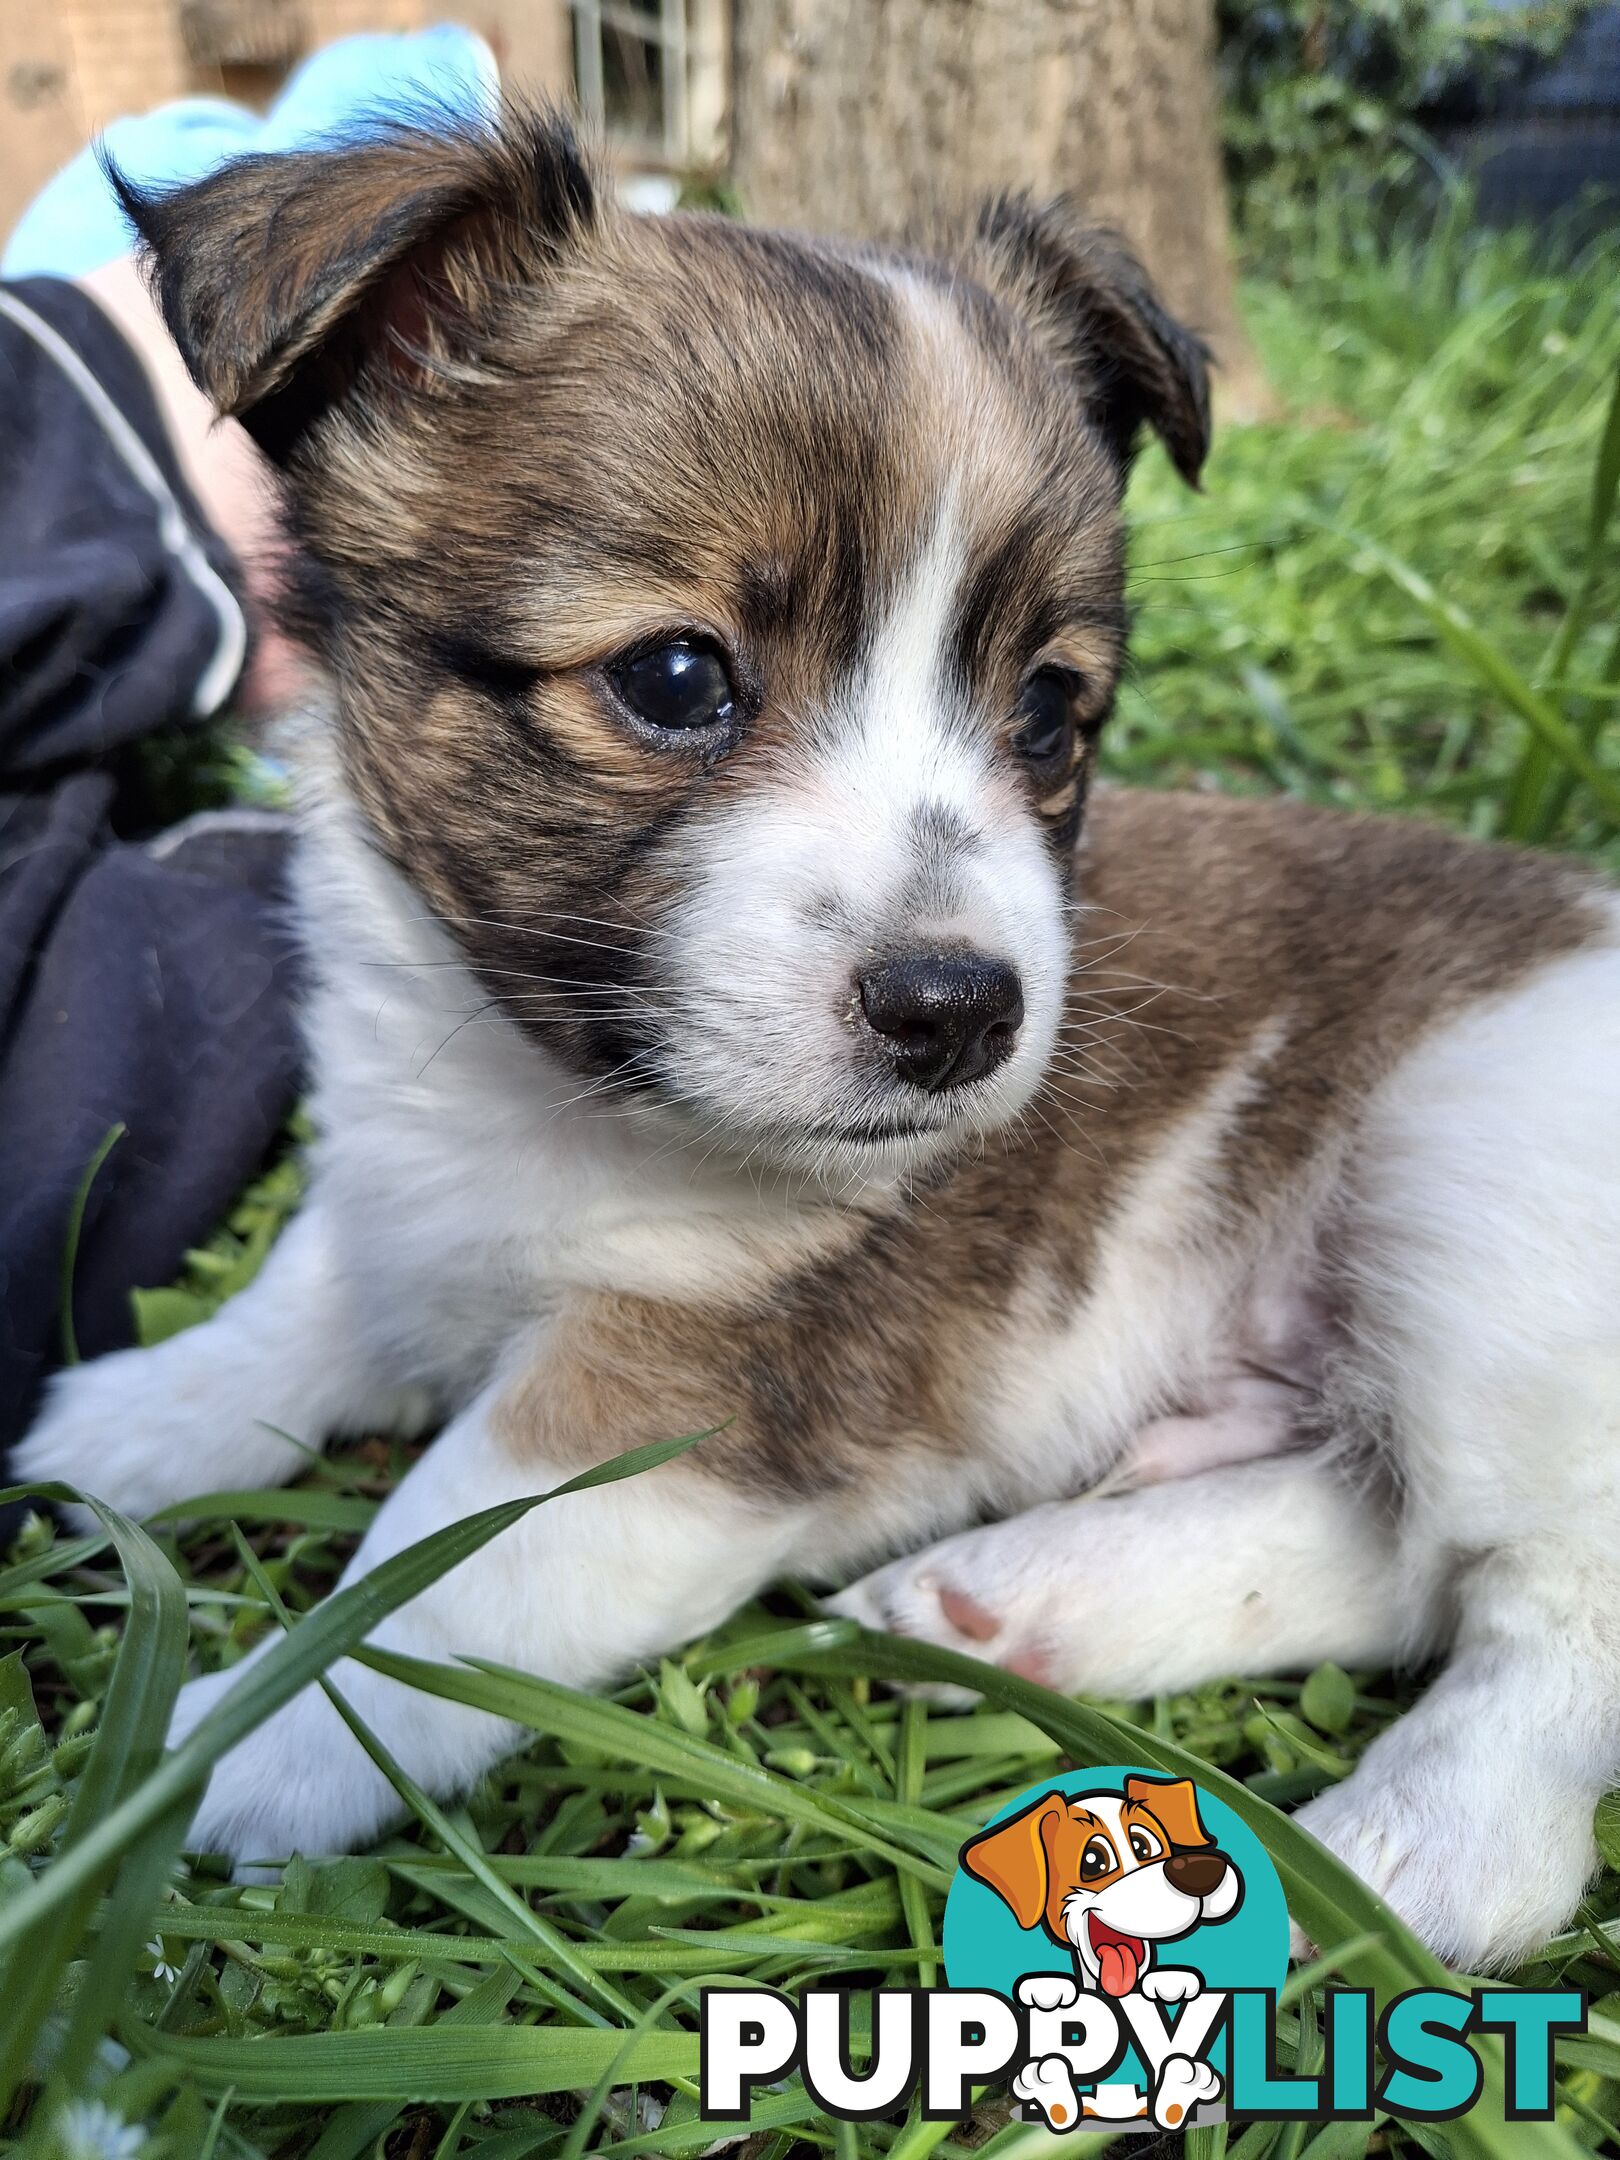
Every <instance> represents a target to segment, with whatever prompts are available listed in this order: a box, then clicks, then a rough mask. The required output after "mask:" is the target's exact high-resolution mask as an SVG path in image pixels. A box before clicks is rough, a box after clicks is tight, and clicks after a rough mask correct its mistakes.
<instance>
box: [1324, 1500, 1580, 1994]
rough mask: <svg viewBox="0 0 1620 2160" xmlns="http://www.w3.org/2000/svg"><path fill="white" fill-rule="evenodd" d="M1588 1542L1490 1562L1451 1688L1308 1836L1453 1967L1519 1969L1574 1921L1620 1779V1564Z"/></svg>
mask: <svg viewBox="0 0 1620 2160" xmlns="http://www.w3.org/2000/svg"><path fill="white" fill-rule="evenodd" d="M1617 1549H1620V1548H1615V1547H1611V1548H1610V1550H1609V1551H1608V1552H1607V1553H1606V1554H1604V1555H1602V1556H1599V1555H1598V1554H1597V1553H1595V1552H1594V1551H1593V1550H1592V1548H1591V1546H1590V1545H1589V1544H1588V1543H1587V1542H1586V1541H1585V1540H1583V1539H1580V1538H1578V1537H1557V1536H1554V1537H1548V1538H1545V1539H1538V1540H1536V1541H1535V1542H1534V1543H1530V1544H1526V1545H1524V1546H1523V1547H1520V1548H1518V1549H1516V1550H1513V1551H1505V1552H1498V1553H1493V1554H1491V1555H1490V1556H1489V1557H1488V1558H1486V1559H1483V1560H1481V1561H1479V1562H1477V1563H1476V1564H1475V1565H1474V1566H1473V1567H1472V1568H1470V1569H1469V1570H1468V1571H1467V1573H1466V1574H1465V1575H1464V1577H1463V1579H1462V1581H1461V1584H1460V1585H1459V1586H1458V1594H1459V1598H1460V1604H1461V1613H1462V1618H1461V1625H1460V1628H1459V1632H1458V1636H1457V1641H1456V1648H1455V1651H1454V1654H1453V1656H1452V1659H1451V1662H1450V1664H1449V1665H1448V1666H1447V1668H1446V1670H1445V1672H1444V1673H1443V1674H1442V1675H1441V1677H1440V1678H1439V1679H1438V1680H1437V1681H1436V1682H1435V1684H1434V1686H1433V1687H1432V1688H1430V1690H1429V1692H1428V1694H1427V1695H1425V1696H1424V1698H1423V1700H1422V1701H1421V1702H1420V1703H1419V1704H1418V1705H1417V1707H1416V1708H1415V1709H1413V1710H1409V1711H1408V1712H1407V1714H1406V1716H1405V1717H1403V1718H1402V1719H1401V1720H1400V1722H1399V1723H1398V1724H1396V1725H1393V1726H1391V1727H1390V1729H1389V1731H1388V1732H1386V1733H1384V1734H1382V1735H1381V1736H1380V1737H1379V1738H1378V1739H1377V1740H1375V1741H1374V1742H1373V1745H1372V1746H1371V1747H1370V1748H1369V1749H1368V1750H1367V1753H1366V1755H1365V1756H1364V1757H1363V1759H1362V1762H1361V1764H1360V1767H1359V1768H1358V1769H1357V1770H1356V1772H1355V1774H1354V1776H1352V1777H1350V1778H1347V1779H1346V1780H1345V1782H1344V1783H1343V1784H1342V1785H1335V1786H1334V1787H1332V1789H1331V1790H1330V1791H1328V1792H1325V1793H1323V1794H1322V1795H1321V1796H1320V1797H1319V1798H1318V1799H1315V1800H1313V1801H1312V1802H1311V1803H1310V1804H1309V1806H1308V1807H1306V1808H1304V1809H1303V1810H1302V1811H1301V1815H1300V1820H1301V1821H1302V1822H1303V1823H1304V1824H1305V1826H1306V1827H1307V1828H1308V1829H1310V1830H1312V1831H1314V1832H1315V1834H1316V1835H1317V1836H1318V1837H1319V1838H1320V1839H1321V1840H1322V1842H1323V1843H1324V1844H1325V1845H1328V1846H1331V1847H1332V1849H1333V1850H1334V1851H1335V1852H1337V1853H1338V1854H1339V1856H1340V1857H1341V1859H1343V1860H1345V1861H1346V1862H1347V1863H1348V1864H1349V1865H1350V1866H1351V1867H1352V1868H1354V1869H1355V1871H1356V1873H1357V1874H1358V1875H1360V1876H1361V1877H1362V1879H1363V1880H1364V1881H1365V1882H1367V1883H1370V1884H1371V1885H1372V1887H1373V1888H1374V1889H1375V1890H1377V1891H1379V1892H1380V1894H1381V1895H1382V1896H1384V1897H1385V1898H1386V1899H1387V1900H1388V1902H1389V1903H1390V1904H1391V1905H1392V1906H1393V1907H1394V1908H1395V1910H1396V1911H1397V1912H1398V1913H1399V1914H1400V1915H1401V1917H1402V1918H1403V1919H1404V1920H1405V1921H1407V1923H1408V1924H1409V1925H1410V1926H1411V1927H1412V1928H1413V1929H1414V1930H1415V1932H1416V1933H1417V1934H1419V1935H1420V1936H1422V1938H1423V1939H1424V1941H1425V1942H1427V1943H1428V1944H1429V1946H1430V1947H1431V1948H1432V1949H1433V1950H1435V1951H1437V1952H1438V1953H1439V1955H1440V1956H1442V1957H1444V1958H1445V1959H1446V1960H1447V1961H1448V1963H1451V1964H1454V1965H1457V1966H1460V1967H1462V1968H1464V1969H1465V1970H1468V1971H1480V1970H1484V1969H1487V1968H1489V1967H1492V1966H1497V1965H1503V1964H1508V1963H1512V1962H1513V1961H1515V1960H1517V1959H1520V1958H1522V1957H1524V1956H1526V1955H1528V1954H1529V1953H1530V1952H1531V1951H1532V1950H1535V1949H1537V1948H1538V1947H1539V1946H1540V1945H1541V1944H1542V1943H1544V1942H1545V1941H1546V1940H1547V1938H1548V1937H1549V1936H1550V1935H1552V1934H1553V1933H1555V1932H1556V1931H1557V1929H1558V1928H1560V1927H1561V1926H1562V1925H1563V1924H1564V1922H1565V1921H1566V1920H1567V1919H1568V1918H1569V1915H1570V1913H1571V1912H1572V1911H1573V1909H1574V1907H1575V1904H1576V1902H1577V1900H1578V1899H1579V1897H1580V1894H1581V1890H1582V1888H1583V1886H1584V1885H1585V1883H1586V1880H1587V1878H1588V1876H1589V1875H1590V1874H1591V1872H1592V1869H1593V1867H1594V1865H1595V1863H1596V1857H1597V1856H1596V1850H1595V1847H1594V1844H1593V1839H1592V1813H1593V1809H1594V1808H1595V1806H1596V1805H1597V1802H1598V1800H1599V1798H1600V1797H1601V1796H1602V1794H1603V1793H1604V1792H1605V1791H1606V1790H1607V1789H1608V1788H1609V1787H1610V1786H1612V1785H1613V1784H1614V1783H1615V1781H1616V1779H1617V1778H1620V1564H1617V1562H1616V1558H1615V1553H1616V1550H1617Z"/></svg>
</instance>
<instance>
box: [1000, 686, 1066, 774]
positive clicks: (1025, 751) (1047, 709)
mask: <svg viewBox="0 0 1620 2160" xmlns="http://www.w3.org/2000/svg"><path fill="white" fill-rule="evenodd" d="M1079 694H1080V678H1079V676H1078V675H1076V674H1075V673H1073V671H1072V670H1071V669H1069V668H1059V667H1043V668H1037V669H1036V670H1035V672H1034V674H1033V675H1031V676H1030V678H1029V680H1028V681H1027V682H1026V683H1025V685H1024V687H1023V691H1022V693H1021V694H1020V696H1019V699H1018V718H1019V721H1020V723H1021V725H1020V726H1019V729H1018V732H1017V734H1016V735H1015V736H1014V737H1013V747H1014V749H1015V750H1017V752H1018V754H1019V756H1020V757H1023V758H1027V759H1028V760H1029V762H1030V764H1031V765H1059V764H1067V763H1068V760H1069V756H1070V753H1071V750H1072V748H1073V745H1074V730H1075V711H1074V707H1075V699H1076V698H1077V697H1078V696H1079Z"/></svg>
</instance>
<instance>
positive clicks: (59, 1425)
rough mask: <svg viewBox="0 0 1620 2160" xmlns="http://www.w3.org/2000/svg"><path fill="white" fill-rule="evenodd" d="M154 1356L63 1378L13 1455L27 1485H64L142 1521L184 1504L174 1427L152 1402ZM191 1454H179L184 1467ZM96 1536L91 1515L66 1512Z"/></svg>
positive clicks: (102, 1364) (115, 1360)
mask: <svg viewBox="0 0 1620 2160" xmlns="http://www.w3.org/2000/svg"><path fill="white" fill-rule="evenodd" d="M146 1379H147V1366H146V1353H145V1352H144V1351H140V1350H120V1351H118V1352H116V1353H115V1354H114V1355H113V1356H111V1357H104V1358H95V1359H93V1360H92V1362H91V1363H90V1364H88V1365H75V1366H73V1367H72V1368H71V1369H70V1370H69V1371H67V1372H63V1373H58V1374H57V1376H56V1378H55V1379H54V1380H53V1381H52V1382H51V1387H50V1392H49V1394H48V1395H47V1396H46V1399H45V1407H44V1409H43V1410H42V1411H41V1413H40V1415H39V1417H38V1418H37V1419H36V1420H35V1422H34V1425H33V1426H32V1428H31V1429H30V1431H29V1432H27V1433H26V1434H25V1435H24V1437H23V1438H22V1439H21V1440H20V1441H19V1442H18V1444H17V1446H16V1447H15V1449H14V1450H13V1451H12V1457H11V1469H12V1475H13V1476H14V1477H15V1479H16V1480H17V1482H18V1483H19V1484H22V1483H27V1484H30V1485H32V1484H41V1485H43V1484H50V1483H53V1482H57V1481H59V1482H61V1483H62V1484H64V1485H76V1486H78V1488H79V1490H80V1491H81V1492H90V1493H94V1494H95V1495H96V1497H97V1499H99V1500H105V1501H106V1502H107V1504H108V1505H109V1506H110V1507H115V1508H117V1509H118V1510H119V1511H120V1512H121V1513H122V1514H125V1515H129V1516H133V1517H134V1518H135V1519H136V1520H139V1519H140V1518H141V1517H142V1516H144V1515H150V1514H151V1513H152V1512H153V1510H154V1509H156V1508H160V1507H163V1506H165V1505H166V1504H167V1503H168V1502H169V1501H171V1500H174V1499H178V1498H179V1497H180V1490H181V1488H180V1487H179V1486H178V1485H177V1482H176V1478H177V1445H176V1442H177V1436H176V1434H175V1432H174V1430H173V1421H172V1420H171V1419H169V1418H166V1417H165V1416H163V1415H161V1414H154V1405H153V1404H152V1403H151V1402H150V1401H149V1400H148V1399H147V1398H148V1397H149V1395H150V1393H151V1391H150V1389H149V1388H148V1387H147V1386H146V1385H145V1382H146ZM185 1453H186V1450H185V1449H184V1448H183V1447H182V1448H180V1449H179V1456H180V1458H182V1459H183V1457H184V1455H185ZM65 1512H66V1513H67V1514H68V1516H69V1519H70V1520H71V1521H72V1522H73V1524H74V1527H75V1528H77V1529H93V1528H94V1527H95V1517H94V1516H93V1515H91V1514H90V1512H89V1510H88V1509H86V1508H78V1507H74V1508H69V1509H67V1510H66V1511H65Z"/></svg>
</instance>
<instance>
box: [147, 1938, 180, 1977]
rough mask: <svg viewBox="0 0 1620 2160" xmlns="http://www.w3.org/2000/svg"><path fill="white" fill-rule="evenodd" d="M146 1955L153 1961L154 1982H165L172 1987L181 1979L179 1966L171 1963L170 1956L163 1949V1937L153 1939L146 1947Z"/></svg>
mask: <svg viewBox="0 0 1620 2160" xmlns="http://www.w3.org/2000/svg"><path fill="white" fill-rule="evenodd" d="M146 1954H147V1956H148V1957H149V1958H150V1959H151V1960H152V1978H153V1979H154V1980H165V1981H167V1982H168V1984H169V1985H170V1986H171V1987H172V1986H173V1985H174V1983H175V1981H176V1980H178V1979H179V1977H180V1968H179V1966H178V1965H171V1964H170V1963H169V1959H168V1954H167V1953H166V1951H165V1950H164V1948H163V1937H162V1936H161V1935H154V1936H153V1937H152V1940H151V1941H150V1942H149V1943H148V1944H147V1946H146Z"/></svg>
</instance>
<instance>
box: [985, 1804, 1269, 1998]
mask: <svg viewBox="0 0 1620 2160" xmlns="http://www.w3.org/2000/svg"><path fill="white" fill-rule="evenodd" d="M962 1865H963V1866H964V1867H965V1868H966V1869H967V1871H968V1873H969V1874H970V1875H973V1876H976V1877H977V1878H978V1880H979V1881H980V1882H982V1883H985V1884H987V1885H988V1886H989V1888H990V1889H992V1890H994V1891H995V1893H996V1895H997V1896H998V1897H999V1898H1000V1899H1001V1900H1002V1901H1003V1903H1004V1904H1006V1905H1007V1906H1008V1908H1009V1909H1010V1910H1011V1912H1012V1914H1013V1916H1014V1918H1015V1919H1016V1920H1017V1922H1018V1924H1019V1926H1020V1927H1023V1928H1034V1927H1040V1928H1043V1929H1044V1930H1045V1932H1046V1933H1047V1934H1048V1935H1049V1936H1050V1937H1051V1938H1052V1940H1053V1941H1054V1942H1059V1943H1062V1944H1063V1945H1064V1947H1065V1948H1066V1949H1070V1950H1072V1951H1073V1952H1074V1954H1075V1956H1076V1958H1077V1959H1078V1960H1079V1963H1080V1965H1081V1967H1082V1969H1083V1970H1084V1972H1085V1973H1086V1974H1087V1976H1088V1977H1089V1978H1090V1980H1091V1981H1092V1982H1093V1984H1094V1985H1096V1986H1098V1987H1100V1988H1101V1989H1102V1990H1103V1992H1104V1993H1105V1994H1108V1995H1128V1994H1129V1993H1130V1992H1131V1990H1132V1989H1133V1988H1134V1987H1135V1986H1136V1983H1137V1981H1138V1979H1139V1978H1140V1976H1141V1974H1142V1972H1143V1971H1144V1970H1145V1968H1146V1967H1147V1966H1148V1965H1149V1964H1151V1962H1152V1959H1153V1945H1154V1944H1155V1943H1159V1942H1169V1941H1173V1940H1174V1939H1175V1938H1177V1937H1178V1936H1182V1935H1186V1934H1188V1933H1190V1931H1191V1930H1192V1929H1193V1928H1195V1927H1197V1926H1198V1925H1199V1924H1200V1923H1201V1922H1204V1921H1214V1920H1227V1919H1230V1918H1231V1916H1232V1914H1233V1913H1234V1912H1236V1910H1237V1908H1238V1905H1239V1902H1240V1901H1241V1898H1242V1894H1243V1885H1242V1880H1241V1878H1240V1877H1239V1875H1238V1871H1237V1869H1236V1868H1235V1867H1234V1865H1233V1864H1232V1862H1231V1861H1230V1860H1229V1859H1228V1858H1227V1856H1226V1854H1225V1853H1223V1852H1221V1851H1219V1850H1218V1849H1217V1847H1216V1844H1215V1841H1214V1839H1213V1838H1212V1837H1211V1836H1210V1834H1209V1832H1208V1831H1207V1830H1206V1829H1205V1828H1204V1825H1203V1820H1202V1818H1201V1817H1200V1815H1199V1813H1198V1795H1197V1792H1196V1790H1195V1789H1194V1787H1193V1786H1192V1785H1191V1784H1190V1783H1189V1782H1188V1781H1187V1779H1185V1778H1144V1777H1129V1778H1127V1779H1126V1780H1125V1790H1124V1792H1123V1793H1083V1794H1080V1795H1078V1796H1077V1797H1073V1798H1071V1797H1070V1796H1069V1795H1068V1794H1065V1793H1060V1792H1051V1793H1047V1794H1045V1795H1044V1796H1043V1797H1042V1798H1041V1799H1039V1800H1037V1801H1036V1802H1035V1803H1034V1805H1033V1806H1031V1807H1027V1808H1025V1809H1024V1810H1023V1812H1022V1813H1021V1814H1018V1815H1014V1816H1013V1817H1011V1819H1010V1820H1009V1821H1007V1822H1004V1823H998V1824H997V1825H996V1826H995V1827H994V1828H993V1829H991V1830H987V1831H985V1832H984V1833H983V1835H982V1836H980V1837H977V1838H974V1839H972V1840H970V1841H969V1843H968V1844H967V1845H965V1846H964V1847H963V1849H962Z"/></svg>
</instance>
